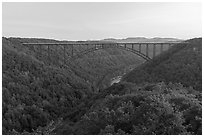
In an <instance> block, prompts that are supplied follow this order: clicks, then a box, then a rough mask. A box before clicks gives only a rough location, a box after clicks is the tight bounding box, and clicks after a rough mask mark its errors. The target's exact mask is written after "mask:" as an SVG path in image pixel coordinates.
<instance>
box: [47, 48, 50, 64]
mask: <svg viewBox="0 0 204 137" xmlns="http://www.w3.org/2000/svg"><path fill="white" fill-rule="evenodd" d="M47 52H48V62H49V64H50V45H47Z"/></svg>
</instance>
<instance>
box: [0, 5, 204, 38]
mask: <svg viewBox="0 0 204 137" xmlns="http://www.w3.org/2000/svg"><path fill="white" fill-rule="evenodd" d="M201 10H202V9H201V3H198V2H197V3H192V2H183V3H181V2H179V3H178V2H165V3H161V2H160V3H159V2H153V3H150V2H146V3H142V2H117V3H116V2H107V3H106V2H96V3H94V2H84V3H82V2H77V3H71V2H44V3H43V2H39V3H36V2H28V3H24V2H17V3H14V2H3V4H2V30H3V34H2V35H3V36H5V37H35V38H52V39H57V40H98V39H104V38H127V37H147V38H153V37H168V38H169V37H172V38H180V39H189V38H194V37H201V36H202V17H201V14H202V11H201Z"/></svg>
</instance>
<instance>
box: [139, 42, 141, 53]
mask: <svg viewBox="0 0 204 137" xmlns="http://www.w3.org/2000/svg"><path fill="white" fill-rule="evenodd" d="M139 52H140V53H141V43H140V44H139Z"/></svg>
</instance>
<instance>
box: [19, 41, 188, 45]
mask: <svg viewBox="0 0 204 137" xmlns="http://www.w3.org/2000/svg"><path fill="white" fill-rule="evenodd" d="M178 43H187V42H182V41H181V42H127V43H116V42H115V43H114V42H113V43H102V42H101V43H100V42H94V43H92V42H91V43H88V42H83V43H81V42H74V43H23V45H87V44H89V45H96V44H98V45H99V44H100V45H102V44H104V45H109V44H113V45H114V44H178Z"/></svg>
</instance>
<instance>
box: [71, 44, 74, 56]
mask: <svg viewBox="0 0 204 137" xmlns="http://www.w3.org/2000/svg"><path fill="white" fill-rule="evenodd" d="M71 47H72V50H71V51H72V53H71V56H73V55H74V45H73V44H72V46H71Z"/></svg>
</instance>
